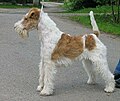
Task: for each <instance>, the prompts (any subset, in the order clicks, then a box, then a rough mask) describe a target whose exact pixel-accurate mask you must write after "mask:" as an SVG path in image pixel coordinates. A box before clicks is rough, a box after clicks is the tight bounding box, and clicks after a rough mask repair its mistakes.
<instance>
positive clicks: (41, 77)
mask: <svg viewBox="0 0 120 101" xmlns="http://www.w3.org/2000/svg"><path fill="white" fill-rule="evenodd" d="M40 58H41V60H40V63H39V85H38V87H37V91H42V89H43V86H44V60H43V59H44V54H43V44H42V43H41V48H40Z"/></svg>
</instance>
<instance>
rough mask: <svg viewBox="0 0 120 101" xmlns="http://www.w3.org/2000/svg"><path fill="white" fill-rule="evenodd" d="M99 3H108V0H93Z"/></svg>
mask: <svg viewBox="0 0 120 101" xmlns="http://www.w3.org/2000/svg"><path fill="white" fill-rule="evenodd" d="M93 1H95V2H96V3H98V4H100V5H106V4H110V0H93Z"/></svg>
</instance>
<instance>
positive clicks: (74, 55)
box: [14, 8, 115, 95]
mask: <svg viewBox="0 0 120 101" xmlns="http://www.w3.org/2000/svg"><path fill="white" fill-rule="evenodd" d="M89 15H90V20H91V25H92V28H93V33H92V34H85V35H78V36H71V35H69V34H66V33H64V32H62V31H60V30H59V28H57V26H56V24H55V22H54V21H53V20H52V19H51V18H50V17H49V16H48V14H47V13H44V11H43V8H42V9H38V8H32V9H30V10H29V12H28V13H27V14H26V15H25V16H24V17H23V18H22V19H21V20H20V21H18V22H16V23H15V25H14V29H15V31H16V32H17V33H19V35H20V36H21V37H22V38H26V37H28V32H29V31H30V30H31V29H37V30H38V32H39V37H40V41H41V46H40V47H41V51H40V57H41V60H40V63H39V75H40V77H39V85H38V87H37V90H38V91H40V94H41V95H51V94H53V89H54V77H55V74H56V67H57V65H65V66H67V65H69V64H71V63H72V62H74V61H75V60H82V63H83V67H84V68H85V71H86V72H87V74H88V77H89V78H88V81H87V83H88V84H95V74H96V73H97V74H100V76H101V77H102V78H103V79H104V81H105V84H106V86H105V89H104V91H105V92H113V91H114V88H115V81H114V76H113V74H112V73H111V72H110V70H109V67H108V62H107V58H106V55H107V49H106V46H105V45H104V44H103V43H102V42H101V41H100V40H99V39H98V36H99V34H100V31H99V29H98V26H97V24H96V21H95V19H94V15H93V12H92V11H90V13H89Z"/></svg>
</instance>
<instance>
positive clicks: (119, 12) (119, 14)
mask: <svg viewBox="0 0 120 101" xmlns="http://www.w3.org/2000/svg"><path fill="white" fill-rule="evenodd" d="M119 6H120V0H118V18H117V22H118V23H119V22H120V7H119Z"/></svg>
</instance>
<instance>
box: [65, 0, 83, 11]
mask: <svg viewBox="0 0 120 101" xmlns="http://www.w3.org/2000/svg"><path fill="white" fill-rule="evenodd" d="M83 1H84V0H70V1H69V2H65V7H66V8H67V9H68V10H78V9H81V8H83V6H82V2H83Z"/></svg>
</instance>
